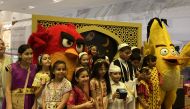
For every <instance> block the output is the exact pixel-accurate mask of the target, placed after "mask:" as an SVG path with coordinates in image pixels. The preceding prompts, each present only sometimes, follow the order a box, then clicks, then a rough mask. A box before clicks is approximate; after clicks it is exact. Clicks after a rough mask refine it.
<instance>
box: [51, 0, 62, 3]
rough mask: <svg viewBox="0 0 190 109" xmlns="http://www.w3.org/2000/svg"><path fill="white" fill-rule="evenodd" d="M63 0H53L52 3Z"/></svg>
mask: <svg viewBox="0 0 190 109" xmlns="http://www.w3.org/2000/svg"><path fill="white" fill-rule="evenodd" d="M61 1H63V0H53V3H58V2H61Z"/></svg>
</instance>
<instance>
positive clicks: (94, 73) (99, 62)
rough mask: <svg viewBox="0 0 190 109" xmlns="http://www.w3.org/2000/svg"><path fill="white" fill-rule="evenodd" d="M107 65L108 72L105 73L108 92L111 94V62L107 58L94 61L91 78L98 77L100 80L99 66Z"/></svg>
mask: <svg viewBox="0 0 190 109" xmlns="http://www.w3.org/2000/svg"><path fill="white" fill-rule="evenodd" d="M102 65H105V66H106V69H107V71H106V73H105V75H104V77H103V78H104V79H105V81H106V87H107V94H109V93H110V92H111V85H110V79H109V74H108V68H109V64H108V63H107V62H106V61H105V59H97V60H96V61H95V63H94V66H93V68H92V75H91V79H92V78H96V79H97V80H100V75H99V68H100V67H101V66H102Z"/></svg>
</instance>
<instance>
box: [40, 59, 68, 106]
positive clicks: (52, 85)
mask: <svg viewBox="0 0 190 109" xmlns="http://www.w3.org/2000/svg"><path fill="white" fill-rule="evenodd" d="M65 76H66V64H65V62H63V61H56V62H55V63H54V64H53V67H52V72H51V80H50V82H48V83H47V84H46V86H45V89H44V93H43V96H42V107H43V109H63V108H65V106H66V102H67V100H68V98H69V95H70V91H71V90H72V86H71V83H70V82H69V81H68V80H67V79H66V78H65Z"/></svg>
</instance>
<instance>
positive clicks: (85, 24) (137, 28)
mask: <svg viewBox="0 0 190 109" xmlns="http://www.w3.org/2000/svg"><path fill="white" fill-rule="evenodd" d="M67 23H73V24H74V25H75V26H76V28H77V30H78V32H79V33H82V32H85V31H90V30H96V31H99V32H102V33H104V34H106V35H108V36H110V37H112V38H113V39H115V40H116V41H117V43H118V44H120V43H123V42H126V43H128V44H129V45H130V46H138V47H141V45H142V32H141V31H142V25H141V24H140V23H129V22H112V21H102V20H90V19H81V18H63V17H53V16H42V15H33V16H32V31H33V32H35V31H36V28H37V24H41V25H43V26H44V27H49V26H53V25H56V24H67Z"/></svg>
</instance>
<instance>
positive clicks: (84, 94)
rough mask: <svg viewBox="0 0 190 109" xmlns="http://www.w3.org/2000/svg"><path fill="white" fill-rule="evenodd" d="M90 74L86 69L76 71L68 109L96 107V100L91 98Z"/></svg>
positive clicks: (80, 68) (81, 68)
mask: <svg viewBox="0 0 190 109" xmlns="http://www.w3.org/2000/svg"><path fill="white" fill-rule="evenodd" d="M89 84H90V81H89V74H88V72H87V70H86V69H85V68H84V67H79V68H77V69H76V70H75V74H74V75H73V78H72V85H73V89H72V91H71V94H70V97H69V100H68V102H67V108H68V109H90V108H93V107H95V105H94V100H93V99H92V98H90V94H89V93H90V90H89Z"/></svg>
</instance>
